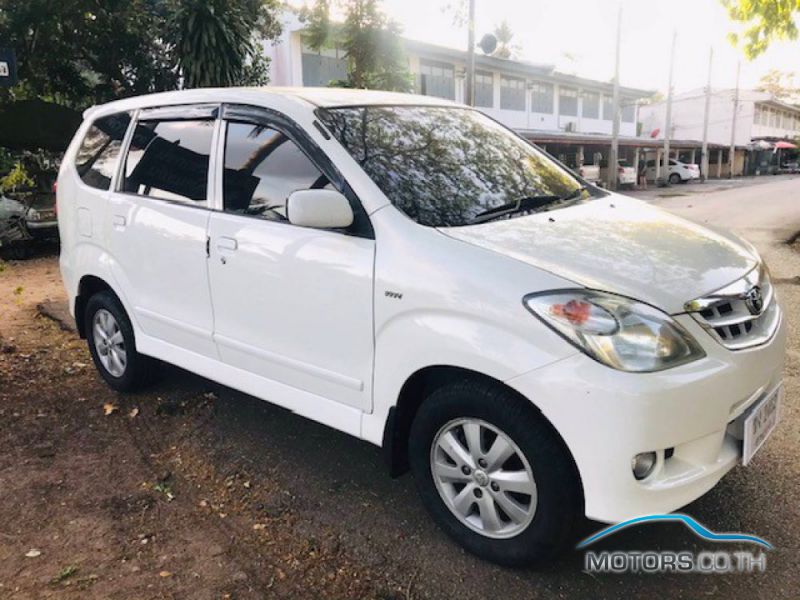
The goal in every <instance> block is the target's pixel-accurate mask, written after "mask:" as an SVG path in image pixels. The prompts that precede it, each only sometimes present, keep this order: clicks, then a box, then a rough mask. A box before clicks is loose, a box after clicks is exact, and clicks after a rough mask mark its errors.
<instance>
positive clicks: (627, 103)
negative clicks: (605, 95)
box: [622, 98, 636, 123]
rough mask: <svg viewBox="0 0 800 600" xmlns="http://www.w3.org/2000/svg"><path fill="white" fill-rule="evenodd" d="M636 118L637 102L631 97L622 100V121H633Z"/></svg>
mask: <svg viewBox="0 0 800 600" xmlns="http://www.w3.org/2000/svg"><path fill="white" fill-rule="evenodd" d="M635 119H636V104H635V103H634V101H633V100H631V99H630V98H628V99H626V100H623V101H622V122H623V123H633V122H634V120H635Z"/></svg>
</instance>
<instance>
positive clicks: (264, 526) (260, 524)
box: [253, 523, 267, 531]
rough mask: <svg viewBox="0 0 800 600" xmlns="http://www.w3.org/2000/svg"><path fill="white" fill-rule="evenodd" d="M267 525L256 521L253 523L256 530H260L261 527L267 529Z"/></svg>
mask: <svg viewBox="0 0 800 600" xmlns="http://www.w3.org/2000/svg"><path fill="white" fill-rule="evenodd" d="M266 527H267V526H266V525H265V524H264V523H255V524H254V525H253V529H255V530H256V531H258V530H260V529H265V528H266Z"/></svg>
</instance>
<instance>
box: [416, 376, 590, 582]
mask: <svg viewBox="0 0 800 600" xmlns="http://www.w3.org/2000/svg"><path fill="white" fill-rule="evenodd" d="M469 417H472V418H476V419H480V420H482V421H485V422H487V423H489V424H491V425H493V426H495V427H496V428H498V429H500V430H501V431H503V432H504V433H505V434H506V435H508V436H509V437H510V438H511V440H512V441H513V442H514V443H515V444H516V445H517V446H518V448H519V449H520V450H521V451H522V453H523V454H524V456H525V458H526V459H527V461H528V462H529V464H530V465H531V469H532V471H533V477H534V480H535V482H536V488H537V490H536V491H537V495H538V498H537V505H536V509H535V512H534V514H533V518H532V520H531V521H530V523H529V524H528V525H527V526H526V527H525V529H523V530H522V531H521V532H519V533H517V534H516V535H515V536H514V537H509V538H504V539H497V538H493V537H488V536H486V535H483V534H481V533H479V532H477V531H475V530H473V529H471V528H470V527H468V526H467V525H465V524H463V523H462V522H461V521H460V520H459V519H458V518H457V517H456V516H455V515H454V514H453V512H451V510H450V509H449V508H448V507H447V505H446V504H445V502H444V501H443V499H442V497H441V496H440V495H439V492H438V490H437V487H436V484H435V483H434V479H433V475H432V473H431V466H430V456H431V446H432V444H433V441H434V439H435V437H436V434H437V432H438V431H439V430H440V429H441V428H442V427H443V426H444V425H445V424H447V423H449V422H451V421H453V420H454V419H459V418H469ZM409 462H410V465H411V470H412V472H413V474H414V479H415V481H416V484H417V489H418V491H419V494H420V496H421V497H422V501H423V503H424V505H425V507H426V508H427V509H428V511H429V512H430V513H431V515H432V516H433V519H434V520H435V521H436V523H437V524H438V525H439V526H440V527H441V528H442V529H444V531H445V532H446V533H447V534H448V535H449V536H450V537H452V538H453V539H454V540H455V541H456V542H458V543H459V544H461V545H462V546H463V547H464V548H465V549H466V550H468V551H469V552H471V553H472V554H475V555H477V556H479V557H480V558H483V559H485V560H488V561H491V562H494V563H497V564H500V565H504V566H512V567H513V566H524V565H533V564H537V563H540V562H543V561H546V560H549V559H552V558H553V557H554V556H556V555H557V554H558V553H559V552H560V551H561V550H563V549H564V548H565V546H566V545H567V544H568V543H569V542H572V541H574V539H575V535H576V527H577V525H578V524H579V523H580V522H581V519H582V518H583V512H584V511H583V491H582V488H581V485H580V479H579V476H578V473H577V468H576V467H575V464H574V461H573V460H572V457H571V455H570V454H569V451H568V450H567V448H566V446H565V444H564V442H563V441H562V440H561V438H560V437H559V436H558V434H557V433H556V432H555V431H554V430H553V428H552V426H551V425H550V424H549V423H548V422H547V421H546V420H545V419H544V417H542V415H541V414H540V413H539V412H538V411H537V410H536V409H535V408H534V407H533V405H532V404H531V403H530V402H528V401H527V400H525V399H524V398H521V397H519V396H518V395H517V394H515V393H514V392H513V391H511V390H509V389H507V388H504V387H502V386H501V385H500V384H496V383H493V382H491V381H484V380H482V379H478V378H469V377H467V378H464V379H463V380H460V381H457V382H454V383H451V384H447V385H445V386H443V387H440V388H438V389H436V390H435V391H434V392H432V393H431V394H430V395H429V396H428V398H426V399H425V400H424V402H423V404H422V405H421V406H420V408H419V410H418V412H417V414H416V416H415V418H414V422H413V423H412V426H411V433H410V439H409Z"/></svg>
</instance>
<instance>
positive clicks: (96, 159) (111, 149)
mask: <svg viewBox="0 0 800 600" xmlns="http://www.w3.org/2000/svg"><path fill="white" fill-rule="evenodd" d="M130 122H131V115H130V113H127V112H123V113H116V114H113V115H109V116H107V117H101V118H99V119H97V120H96V121H95V122H94V123H92V125H91V126H90V127H89V129H87V130H86V135H85V136H84V138H83V141H82V142H81V145H80V148H78V152H77V153H76V154H75V168H76V169H77V171H78V175H80V178H81V179H82V180H83V182H84V183H85V184H86V185H88V186H91V187H93V188H97V189H99V190H108V188H109V186H110V185H111V177H112V176H113V174H114V169H116V166H117V158H118V157H119V151H120V149H121V148H122V138H124V137H125V132H126V131H127V130H128V125H129V124H130Z"/></svg>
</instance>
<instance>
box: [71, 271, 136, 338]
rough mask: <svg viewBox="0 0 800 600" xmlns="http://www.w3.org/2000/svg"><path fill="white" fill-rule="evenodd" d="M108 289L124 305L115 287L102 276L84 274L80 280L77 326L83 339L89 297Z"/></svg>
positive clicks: (77, 301) (76, 305) (77, 298)
mask: <svg viewBox="0 0 800 600" xmlns="http://www.w3.org/2000/svg"><path fill="white" fill-rule="evenodd" d="M106 291H107V292H110V293H112V294H113V295H114V297H115V298H116V299H117V300H119V302H120V304H121V305H122V306H123V307H124V303H123V302H122V299H121V298H120V297H119V294H117V292H116V291H115V290H114V288H113V287H111V285H109V283H108V282H107V281H106V280H105V279H103V278H102V277H98V276H97V275H91V274H87V275H84V276H82V277H81V279H80V281H79V282H78V293H77V295H76V296H75V327H76V329H77V330H78V335H79V336H80V337H81V339H85V338H86V322H85V321H86V304H87V303H88V302H89V298H91V297H92V296H94V295H95V294H97V293H99V292H106Z"/></svg>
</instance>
